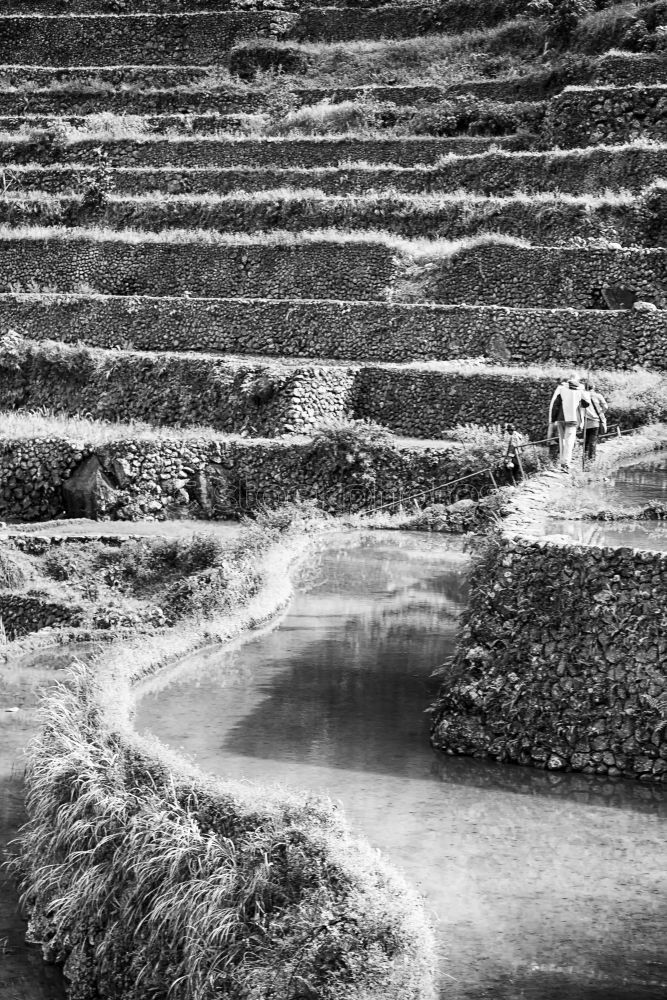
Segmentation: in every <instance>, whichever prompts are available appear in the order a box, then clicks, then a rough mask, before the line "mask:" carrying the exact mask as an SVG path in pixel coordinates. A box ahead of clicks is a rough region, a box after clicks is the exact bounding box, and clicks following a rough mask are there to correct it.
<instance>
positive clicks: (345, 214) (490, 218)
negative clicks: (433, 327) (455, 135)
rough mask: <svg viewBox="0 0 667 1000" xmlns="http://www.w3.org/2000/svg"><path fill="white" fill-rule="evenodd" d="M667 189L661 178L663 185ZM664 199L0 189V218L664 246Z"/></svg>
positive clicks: (150, 227)
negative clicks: (28, 192)
mask: <svg viewBox="0 0 667 1000" xmlns="http://www.w3.org/2000/svg"><path fill="white" fill-rule="evenodd" d="M666 189H667V185H666ZM663 200H664V199H663V198H662V197H657V192H656V193H655V194H654V192H653V191H652V190H651V191H647V192H644V194H643V195H639V196H638V197H636V198H632V197H625V196H624V197H623V198H621V197H620V196H617V197H613V196H612V198H611V199H607V200H605V198H604V196H600V197H599V198H598V199H597V200H593V199H592V198H591V197H590V196H584V197H580V198H576V197H571V198H569V199H564V198H562V197H558V196H548V195H546V196H534V197H531V196H524V195H520V196H518V197H509V198H485V197H483V196H475V195H470V194H466V195H463V196H461V195H449V196H447V195H435V194H434V195H398V194H395V193H393V192H387V193H382V192H376V193H374V194H373V195H371V196H361V195H360V196H352V197H335V196H327V195H321V194H320V193H319V192H317V191H310V192H296V193H294V194H293V193H291V192H289V191H280V190H277V191H270V190H269V191H265V192H262V193H260V194H257V195H243V196H241V197H238V196H234V195H230V196H218V197H215V196H210V195H209V196H203V197H198V196H193V195H185V196H182V197H179V196H172V195H166V196H165V195H158V196H157V197H151V196H140V197H134V198H132V197H130V198H127V197H125V198H122V197H119V196H117V195H113V194H112V195H110V196H108V197H107V199H106V200H105V201H104V202H103V203H102V204H97V203H93V204H90V203H88V202H86V201H85V200H83V199H82V198H81V197H74V198H72V197H67V196H54V195H46V194H36V195H34V196H22V195H18V196H16V197H15V196H13V195H12V194H11V193H9V194H7V195H4V196H3V195H2V194H0V223H7V224H10V225H13V226H26V225H27V226H32V225H37V226H62V225H67V226H76V227H81V226H83V227H89V226H93V227H102V228H104V229H117V230H122V229H139V230H144V231H147V232H163V231H166V230H170V229H204V230H207V229H213V230H215V231H216V232H219V233H228V234H232V233H235V232H246V233H247V232H252V233H258V232H272V231H274V230H281V231H287V232H292V233H299V232H301V231H303V230H308V229H339V230H341V231H343V232H364V231H377V230H380V229H381V230H382V231H383V232H386V233H392V234H394V235H395V236H401V237H404V238H406V239H449V240H458V239H464V238H467V237H470V236H477V235H479V234H480V233H484V232H494V233H503V234H505V235H508V236H518V237H521V238H522V239H525V240H530V241H532V242H534V243H537V244H540V245H543V246H547V245H553V244H562V243H570V242H571V241H572V240H573V239H575V238H577V239H609V240H611V241H612V242H616V243H618V242H621V243H623V244H624V245H626V246H647V247H650V246H663V245H667V218H665V215H664V211H663Z"/></svg>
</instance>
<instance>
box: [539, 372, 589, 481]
mask: <svg viewBox="0 0 667 1000" xmlns="http://www.w3.org/2000/svg"><path fill="white" fill-rule="evenodd" d="M589 403H590V401H589V399H588V394H587V393H586V390H585V389H584V387H583V385H582V384H581V382H580V381H579V379H578V377H577V376H576V375H574V374H572V375H570V376H569V377H568V378H566V379H563V381H562V382H560V383H559V384H558V385H557V386H556V390H555V392H554V394H553V396H552V397H551V403H550V404H549V424H550V425H551V424H556V427H557V429H558V444H559V453H560V454H559V457H560V467H561V469H562V470H563V471H564V472H569V471H570V466H571V464H572V452H573V451H574V442H575V441H576V438H577V428H578V427H582V426H583V423H584V417H583V413H584V411H585V410H586V408H587V407H588V406H589Z"/></svg>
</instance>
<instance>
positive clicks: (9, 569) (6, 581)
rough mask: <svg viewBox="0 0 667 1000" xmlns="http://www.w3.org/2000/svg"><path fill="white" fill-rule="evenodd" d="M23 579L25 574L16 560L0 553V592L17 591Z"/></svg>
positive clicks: (23, 581)
mask: <svg viewBox="0 0 667 1000" xmlns="http://www.w3.org/2000/svg"><path fill="white" fill-rule="evenodd" d="M25 579H26V576H25V573H24V571H23V569H22V567H21V566H20V565H19V564H18V562H17V561H16V559H14V558H12V556H10V555H9V554H8V553H7V552H0V590H19V588H20V587H22V586H23V584H24V583H25Z"/></svg>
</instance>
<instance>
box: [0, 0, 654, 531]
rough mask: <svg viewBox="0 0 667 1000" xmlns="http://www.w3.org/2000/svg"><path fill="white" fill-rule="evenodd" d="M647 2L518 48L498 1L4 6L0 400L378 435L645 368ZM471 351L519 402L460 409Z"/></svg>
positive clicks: (440, 469)
mask: <svg viewBox="0 0 667 1000" xmlns="http://www.w3.org/2000/svg"><path fill="white" fill-rule="evenodd" d="M665 19H666V15H665V5H664V4H662V3H660V2H658V3H650V4H644V5H639V7H638V8H636V9H633V10H629V9H628V8H627V5H626V6H619V7H613V6H612V7H611V8H609V9H604V10H601V11H599V12H597V13H596V14H593V15H591V16H590V17H589V18H587V19H585V20H584V21H583V22H582V23H580V24H579V25H578V26H577V28H576V30H575V32H574V33H573V35H572V36H571V37H570V39H569V42H568V45H566V46H565V47H563V46H558V45H551V47H550V48H549V40H548V31H547V28H546V26H545V23H544V22H543V21H540V20H539V19H538V20H535V19H530V18H528V17H526V16H525V4H524V3H522V2H520V0H516V2H514V0H513V2H509V0H508V2H503V3H501V2H491V0H489V2H484V3H480V4H477V5H470V4H463V3H459V2H455V0H450V2H447V3H445V4H440V5H437V6H436V5H433V4H428V3H426V4H424V3H418V2H416V0H415V2H405V3H396V4H393V5H392V4H388V5H382V4H378V5H377V6H369V7H364V8H362V9H358V8H356V7H348V6H346V5H345V4H343V3H341V4H334V5H327V6H325V5H313V6H310V7H308V6H301V5H288V6H287V7H285V8H283V7H279V8H276V9H273V8H271V6H270V5H258V6H257V7H255V5H253V4H237V3H227V4H225V3H213V4H211V3H208V4H206V5H201V4H198V3H196V2H194V0H193V3H192V4H188V3H185V2H180V0H178V2H177V0H173V2H171V3H169V4H166V5H165V4H155V3H151V2H149V0H131V2H129V3H125V4H122V5H118V4H117V3H112V2H109V3H104V2H103V0H97V2H96V0H78V2H76V3H69V4H67V5H66V6H63V4H62V3H58V2H55V0H54V2H53V3H49V4H44V3H42V4H37V3H36V2H35V3H34V4H32V5H31V4H30V3H28V4H25V3H22V4H14V3H11V2H9V0H5V2H3V3H0V62H1V63H2V65H0V161H1V163H2V166H1V168H0V227H1V228H0V322H1V323H2V332H3V333H7V331H8V330H11V331H13V332H12V334H11V337H13V338H14V340H13V341H12V343H14V347H13V348H12V346H11V344H10V345H9V346H7V342H6V340H5V342H3V343H4V344H5V346H4V348H3V358H4V361H3V363H2V365H0V387H3V386H4V393H3V396H4V400H3V403H4V406H5V407H6V408H9V409H14V410H19V411H21V410H23V411H24V412H28V411H29V410H30V411H33V410H35V409H39V407H42V408H43V409H44V408H45V409H46V411H47V412H54V413H58V412H63V413H66V414H68V415H70V416H77V415H80V416H83V417H85V418H86V419H88V420H91V419H92V420H93V421H97V420H102V421H108V420H109V419H111V420H113V419H114V418H115V419H116V420H131V419H133V418H134V417H136V416H137V414H140V416H141V419H142V420H143V421H144V422H145V423H147V424H148V425H149V426H150V425H153V426H155V427H160V426H161V425H168V426H170V427H175V428H176V429H177V431H176V433H178V428H181V429H182V434H183V439H184V442H185V441H186V440H187V439H188V435H190V436H191V434H192V431H191V430H189V429H190V428H192V427H194V426H196V427H197V428H204V429H206V428H209V429H212V430H214V431H216V432H217V433H222V434H223V435H224V434H225V433H228V432H229V433H241V434H243V435H244V436H245V437H246V438H247V439H248V440H247V445H248V447H250V448H252V444H253V440H254V439H255V436H258V437H257V441H258V444H259V438H262V439H264V438H266V437H278V438H279V439H280V441H281V442H282V444H283V445H284V446H285V447H286V448H287V447H289V446H290V435H292V434H295V433H299V434H301V435H302V437H303V435H305V436H306V437H308V435H310V434H312V433H313V432H314V430H315V429H316V427H317V422H318V420H319V419H320V418H322V417H331V416H335V417H336V418H337V419H344V418H346V417H360V416H363V417H364V418H367V419H368V418H371V419H373V420H375V421H376V422H377V423H379V424H381V425H384V426H386V427H387V428H388V429H389V430H390V431H391V432H392V433H393V434H395V435H398V437H397V438H396V439H395V443H396V445H399V444H401V443H402V445H403V449H402V450H403V453H404V454H405V451H406V449H407V450H408V451H409V450H410V448H412V447H413V443H414V441H415V439H420V438H421V439H422V440H423V441H424V443H426V444H430V443H431V442H432V443H433V445H434V446H435V445H438V443H440V444H443V443H447V442H449V441H456V439H457V431H456V428H457V427H459V425H460V424H461V423H466V422H473V423H476V422H479V423H502V422H503V416H504V415H505V416H506V418H507V419H512V420H514V422H515V424H516V425H517V426H519V427H520V429H523V430H525V431H527V432H529V433H532V432H533V431H535V430H536V429H537V428H538V427H540V426H541V424H542V423H543V416H542V411H543V409H544V407H543V406H542V403H541V402H540V399H541V396H540V393H542V394H544V397H545V398H544V404H546V401H547V396H548V384H549V380H550V379H553V377H554V369H553V368H548V367H547V366H548V365H549V363H556V364H558V365H568V364H569V365H575V366H580V367H582V368H584V367H585V368H593V369H601V370H604V371H606V372H608V373H612V375H613V373H614V371H617V372H618V371H623V370H624V369H626V368H628V367H631V366H632V364H635V363H639V364H648V365H650V366H652V367H653V368H658V369H661V368H663V367H664V357H665V351H664V346H665V343H666V339H665V338H666V334H667V312H666V311H665V307H666V306H667V298H666V295H667V291H666V289H667V257H666V256H665V254H666V253H667V251H666V250H665V246H666V245H667V244H666V242H665V225H666V223H665V219H666V218H667V212H666V211H665V206H666V204H667V125H666V122H667V97H666V95H667V76H666V67H665V59H664V47H661V46H663V41H664V32H665ZM640 36H641V44H639V42H637V38H639V37H640ZM545 47H546V48H547V49H548V51H547V52H546V54H545ZM610 288H611V290H612V292H613V290H614V288H622V289H624V290H625V298H624V300H623V303H622V304H624V305H628V304H630V305H632V302H633V300H639V302H640V308H634V309H633V308H631V309H627V308H626V309H622V310H618V309H615V308H610V305H611V306H614V305H618V302H619V300H618V296H616V298H614V296H613V294H612V295H611V297H610V295H609V290H610ZM16 336H18V338H19V340H21V342H22V344H23V347H22V353H21V351H19V354H20V358H19V360H18V361H17V359H16V358H17V355H16V348H15V343H16ZM48 340H56V341H64V342H66V343H69V344H72V345H74V344H77V343H79V344H80V345H88V347H90V348H91V350H92V353H91V352H90V351H89V352H88V354H87V355H86V357H87V359H88V360H87V361H86V364H85V365H83V368H81V367H80V366H81V364H82V360H81V359H82V356H83V355H82V353H81V351H82V348H81V349H80V350H79V351H78V353H77V352H76V351H74V353H72V352H70V353H69V354H68V353H67V351H66V350H65V349H64V348H63V349H61V350H60V353H59V354H58V356H57V358H56V357H55V356H54V355H53V348H51V347H49V345H48V344H46V343H45V341H48ZM97 348H103V349H105V350H107V351H108V350H109V349H112V351H113V357H112V358H110V359H109V358H106V355H104V352H102V353H100V352H99V351H97V353H95V350H96V349H97ZM49 351H51V354H50V355H49V354H48V352H49ZM63 351H64V353H63ZM45 352H46V353H45ZM147 352H148V353H147ZM178 352H187V356H186V355H185V354H183V355H182V356H181V358H180V360H179V358H178ZM28 355H29V356H30V360H28ZM480 358H483V359H485V363H486V364H487V365H491V366H493V365H494V364H496V365H497V364H502V365H503V366H504V368H503V370H502V373H500V372H499V373H498V377H499V378H501V374H502V378H503V379H505V382H504V383H503V384H504V386H505V388H506V389H507V392H511V391H512V390H511V386H518V385H524V386H528V389H529V391H528V396H529V398H530V404H529V405H527V406H526V412H525V414H522V412H521V409H520V408H519V410H518V412H517V408H512V407H511V406H509V407H505V408H504V400H505V399H506V395H503V393H501V394H500V396H499V397H498V398H494V399H491V398H489V397H488V396H487V397H486V398H487V399H488V405H487V407H486V409H487V411H488V412H487V419H486V420H485V419H484V417H485V413H484V409H485V407H484V405H480V400H482V401H483V400H484V398H485V393H487V390H488V383H487V382H485V381H484V380H485V379H487V378H488V373H487V374H485V373H484V372H482V371H479V370H478V369H477V368H476V367H475V365H477V364H478V363H479V361H478V360H477V361H474V362H473V364H472V367H471V365H470V359H480ZM369 362H377V363H379V364H380V368H376V369H374V370H373V371H374V374H373V376H372V377H371V376H370V375H368V374H366V375H364V374H363V371H366V373H367V372H368V371H369V369H368V368H366V369H363V371H362V369H357V368H356V367H355V366H357V365H363V364H366V365H367V364H368V363H369ZM441 362H447V364H449V367H447V366H445V367H443V366H442V365H440V367H438V364H439V363H441ZM431 363H433V364H432V365H431ZM457 363H459V365H458V368H457V367H456V364H457ZM323 364H324V367H322V365H323ZM17 365H18V368H19V369H21V366H23V376H22V384H24V383H25V382H26V381H30V379H31V378H32V377H33V376H34V375H35V373H36V372H37V369H38V368H39V371H40V372H41V374H40V376H39V378H35V379H33V383H32V386H31V388H30V390H27V389H25V388H24V389H23V390H21V391H19V390H18V389H17V375H16V370H17ZM86 365H88V368H86ZM350 365H352V366H353V368H354V371H352V369H351V368H350ZM415 365H416V366H417V367H415ZM420 365H421V366H422V369H420V368H419V366H420ZM424 365H426V368H424V367H423V366H424ZM452 365H454V367H452ZM40 366H41V367H40ZM91 366H92V367H91ZM156 366H158V367H159V370H160V375H159V377H158V376H156V381H155V384H154V391H152V392H148V393H144V395H143V398H142V399H141V400H138V401H137V405H135V406H133V405H129V406H128V405H125V404H126V403H127V401H128V400H131V399H134V398H135V394H136V392H137V391H138V392H139V395H140V396H141V393H142V391H143V390H141V389H139V390H138V389H137V387H138V386H141V385H143V384H144V383H145V378H146V377H147V376H146V372H147V371H148V370H149V369H150V370H151V371H154V372H157V371H158V367H156ZM267 366H268V367H267ZM382 366H384V367H382ZM429 366H430V367H429ZM528 366H530V367H528ZM56 369H57V370H56ZM93 369H94V371H93ZM194 371H196V372H197V378H196V379H194V385H195V389H194V394H193V378H194V376H192V372H194ZM188 372H189V373H190V374H189V375H188V374H187V373H188ZM239 372H241V374H239ZM267 372H268V374H267ZM322 372H325V375H324V376H323V374H322ZM49 373H50V374H49ZM150 377H152V376H150ZM100 378H103V379H104V381H105V386H106V388H105V391H104V392H100V391H99V388H98V383H99V380H100ZM267 378H268V379H269V381H270V382H271V388H270V389H267V390H266V391H264V392H259V393H258V392H257V391H256V389H257V384H258V379H259V380H261V379H265V380H266V379H267ZM244 379H245V380H246V381H245V382H244V381H243V380H244ZM323 379H324V380H323ZM248 380H250V382H251V383H252V386H254V388H253V389H252V391H251V393H250V395H251V397H252V399H251V400H250V402H249V401H248V391H249V390H248V384H249V383H248ZM295 380H296V383H297V384H298V391H297V390H296V389H295V388H294V384H295ZM457 380H458V382H457ZM212 383H215V388H214V390H211V384H212ZM621 383H622V379H621V381H620V382H618V381H617V383H616V384H621ZM360 385H361V386H362V388H361V389H360V388H359V386H360ZM202 386H204V388H202ZM206 386H208V388H206ZM276 386H277V387H278V388H276ZM286 386H287V387H288V388H287V389H286V388H285V387H286ZM290 386H291V388H289V387H290ZM508 386H509V387H510V388H509V389H508V388H507V387H508ZM244 393H245V395H244ZM276 393H278V395H280V393H282V396H281V405H276ZM286 393H287V395H286ZM466 393H468V394H469V396H470V399H471V400H474V401H476V402H474V405H472V404H471V405H470V406H466V403H465V395H466ZM452 395H454V396H456V398H457V399H459V397H460V400H459V403H458V404H457V405H456V406H452V405H450V406H444V405H440V402H439V400H442V399H446V398H448V397H449V396H452ZM269 396H270V397H271V399H269ZM287 396H289V399H288V401H287V402H286V400H287ZM195 397H196V398H195ZM334 397H335V398H334ZM332 399H333V400H334V401H333V402H332ZM139 402H140V403H141V405H139ZM283 403H284V404H285V405H282V404H283ZM540 407H542V409H540ZM249 409H250V410H251V411H252V412H251V413H250V415H249ZM626 409H627V407H626ZM624 413H625V411H624ZM631 419H632V420H633V421H634V420H635V417H634V416H632V415H631ZM54 432H55V433H56V437H57V436H58V434H59V433H60V432H59V431H57V430H56V429H55V426H54ZM41 436H42V431H40V432H39V434H38V437H41ZM120 436H121V437H125V438H126V439H127V437H128V428H125V429H124V431H123V433H122V434H121V435H120ZM130 436H131V435H130ZM401 438H405V439H406V441H403V442H401V440H400V439H401ZM13 448H14V446H13V445H12V443H11V435H10V438H9V440H8V444H7V449H8V453H10V452H11V454H12V455H13V456H14V457H13V458H12V461H14V458H15V456H16V449H15V448H14V450H13V451H12V449H13ZM418 450H420V451H423V449H418ZM80 452H81V454H82V458H84V459H85V458H86V457H87V456H89V455H90V454H91V453H93V452H94V448H93V446H92V445H91V444H90V442H87V443H86V442H80ZM19 466H20V463H19ZM406 468H407V469H409V463H408V464H407V465H406ZM14 471H15V470H14ZM29 471H30V468H29V469H28V472H29ZM71 471H72V467H68V468H67V469H65V470H64V473H63V472H62V470H60V471H59V473H58V474H63V475H67V474H69V473H70V472H71ZM447 471H448V467H447V466H443V465H442V462H440V464H438V463H435V464H434V467H433V470H432V476H431V483H436V482H437V481H438V478H439V479H440V480H442V478H443V476H444V475H445V474H446V473H447ZM449 471H451V469H450V470H449ZM107 473H109V470H108V469H107ZM109 474H110V473H109ZM406 475H407V481H406V482H400V483H396V486H397V488H399V489H401V490H409V488H410V475H409V474H407V473H406ZM260 478H261V476H260ZM286 478H287V480H288V481H289V478H290V477H289V476H287V477H286ZM427 478H428V477H427ZM112 479H113V477H112ZM115 485H116V486H119V485H120V484H119V483H118V482H116V483H115ZM329 485H330V484H329ZM28 486H29V483H28V478H27V476H24V477H23V480H22V479H21V471H20V468H19V471H18V479H16V475H15V483H14V484H13V485H12V487H9V488H7V487H5V490H4V493H3V496H2V498H1V503H2V505H3V506H2V509H1V510H0V516H2V515H3V512H4V515H5V516H10V517H11V516H19V515H21V516H24V515H28V516H40V515H41V516H44V514H45V513H46V512H47V511H46V508H40V506H39V505H37V506H36V507H35V509H34V511H33V509H32V507H31V506H30V504H29V503H26V496H27V494H28V493H29V488H28ZM297 488H298V487H297V486H296V485H295V489H297ZM288 492H289V490H288ZM293 492H294V491H293ZM158 500H160V498H158ZM171 501H172V502H173V497H171ZM56 506H57V505H56ZM17 507H18V508H19V509H18V510H16V509H15V508H17ZM54 512H56V511H55V509H54V508H53V505H52V508H50V509H49V513H54Z"/></svg>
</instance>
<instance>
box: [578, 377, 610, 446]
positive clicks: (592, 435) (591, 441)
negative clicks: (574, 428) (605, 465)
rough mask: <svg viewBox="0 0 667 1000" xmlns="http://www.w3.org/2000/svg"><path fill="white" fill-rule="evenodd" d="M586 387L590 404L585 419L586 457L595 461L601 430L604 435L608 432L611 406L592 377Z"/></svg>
mask: <svg viewBox="0 0 667 1000" xmlns="http://www.w3.org/2000/svg"><path fill="white" fill-rule="evenodd" d="M584 387H585V389H586V398H587V399H588V401H589V403H590V405H589V406H588V407H587V409H586V416H585V418H584V455H585V457H586V458H588V459H590V460H591V461H593V459H594V458H595V451H596V449H597V443H598V435H599V433H600V429H602V433H603V434H604V432H605V431H606V430H607V418H606V416H605V413H606V411H607V410H608V409H609V404H608V403H607V400H606V399H605V398H604V396H603V395H602V394H601V393H599V392H598V391H597V390H596V388H595V382H594V380H593V379H592V378H591V377H590V375H589V377H588V378H587V379H586V381H585V382H584Z"/></svg>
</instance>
